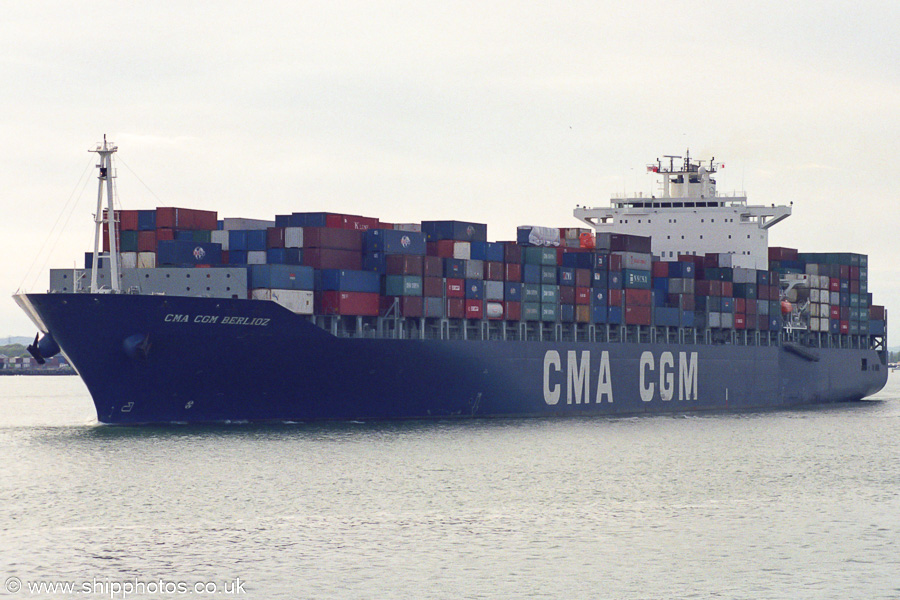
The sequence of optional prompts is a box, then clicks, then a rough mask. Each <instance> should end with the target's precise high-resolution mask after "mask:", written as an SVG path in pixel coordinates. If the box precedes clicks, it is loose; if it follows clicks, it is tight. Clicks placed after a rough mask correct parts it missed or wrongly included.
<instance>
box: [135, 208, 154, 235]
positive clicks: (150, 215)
mask: <svg viewBox="0 0 900 600" xmlns="http://www.w3.org/2000/svg"><path fill="white" fill-rule="evenodd" d="M137 213H138V230H139V231H153V230H154V229H156V209H153V210H139V211H137Z"/></svg>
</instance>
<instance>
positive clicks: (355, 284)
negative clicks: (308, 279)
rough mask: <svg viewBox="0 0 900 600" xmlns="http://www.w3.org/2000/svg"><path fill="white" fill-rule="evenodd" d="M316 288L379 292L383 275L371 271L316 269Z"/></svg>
mask: <svg viewBox="0 0 900 600" xmlns="http://www.w3.org/2000/svg"><path fill="white" fill-rule="evenodd" d="M316 289H317V290H322V291H339V292H368V293H374V294H377V293H378V292H380V291H381V277H380V276H379V275H378V273H373V272H371V271H352V270H346V269H323V270H320V271H316Z"/></svg>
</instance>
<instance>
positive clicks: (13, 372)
mask: <svg viewBox="0 0 900 600" xmlns="http://www.w3.org/2000/svg"><path fill="white" fill-rule="evenodd" d="M0 375H54V376H55V375H78V373H76V372H75V370H74V369H61V370H56V369H54V370H50V369H46V370H44V369H15V370H13V369H0Z"/></svg>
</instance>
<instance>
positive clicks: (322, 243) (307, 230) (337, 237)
mask: <svg viewBox="0 0 900 600" xmlns="http://www.w3.org/2000/svg"><path fill="white" fill-rule="evenodd" d="M303 248H304V250H305V249H307V248H330V249H334V250H355V251H356V252H357V254H358V253H360V252H362V232H361V231H356V230H354V229H331V228H329V227H304V228H303ZM303 254H304V255H305V254H306V252H304V253H303ZM321 268H323V269H326V268H330V267H321ZM337 268H343V267H337Z"/></svg>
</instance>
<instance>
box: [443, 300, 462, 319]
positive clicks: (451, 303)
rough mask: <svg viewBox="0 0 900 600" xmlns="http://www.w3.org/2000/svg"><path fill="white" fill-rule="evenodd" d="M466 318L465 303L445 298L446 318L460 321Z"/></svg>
mask: <svg viewBox="0 0 900 600" xmlns="http://www.w3.org/2000/svg"><path fill="white" fill-rule="evenodd" d="M465 316H466V301H465V300H464V299H463V298H447V318H448V319H462V318H463V317H465Z"/></svg>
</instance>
